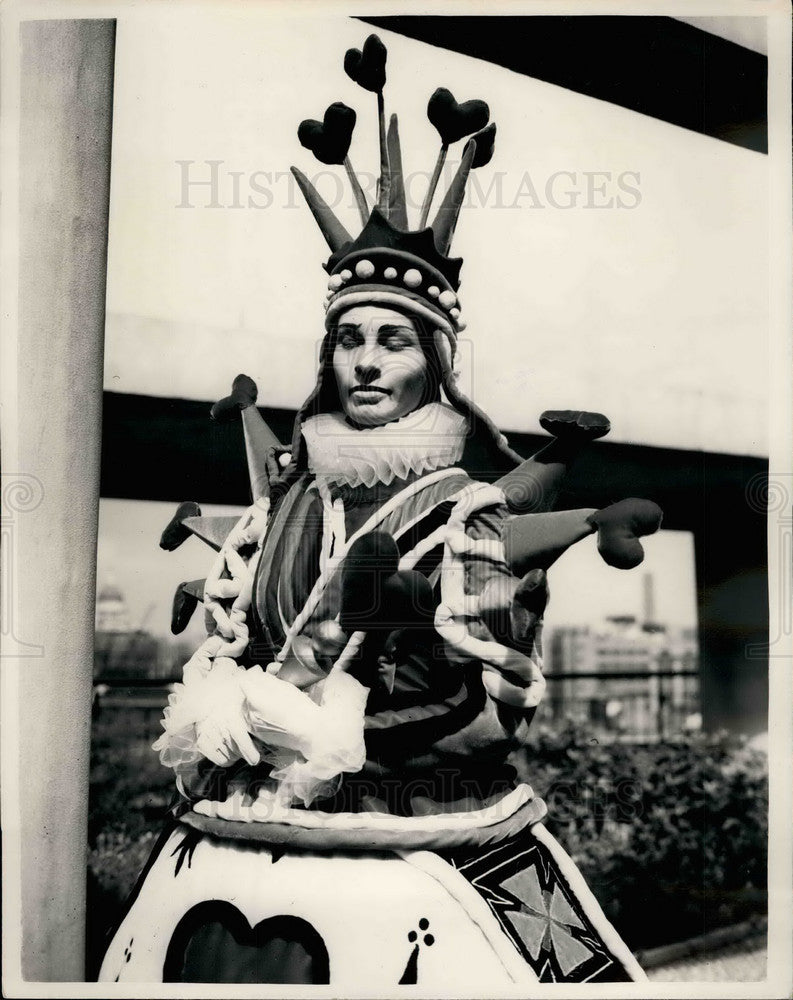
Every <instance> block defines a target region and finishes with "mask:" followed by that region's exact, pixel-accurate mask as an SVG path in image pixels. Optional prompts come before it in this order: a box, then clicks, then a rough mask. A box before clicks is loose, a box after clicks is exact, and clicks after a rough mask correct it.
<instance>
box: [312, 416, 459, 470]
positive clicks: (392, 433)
mask: <svg viewBox="0 0 793 1000" xmlns="http://www.w3.org/2000/svg"><path fill="white" fill-rule="evenodd" d="M301 430H302V433H303V437H304V438H305V442H306V448H307V450H308V465H309V469H310V471H311V472H313V473H314V475H315V476H316V477H317V479H323V480H324V481H325V482H327V483H328V484H330V485H333V484H338V485H346V486H350V487H355V486H361V485H363V486H367V487H370V486H374V484H375V483H378V482H379V483H384V484H385V485H388V484H389V483H391V482H392V481H393V480H394V479H406V478H407V477H408V476H409V475H410V474H411V473H423V472H432V471H434V470H435V469H444V468H446V467H447V466H449V465H454V464H455V462H458V461H459V460H460V457H461V456H462V453H463V448H464V446H465V438H466V434H467V432H468V421H467V419H466V418H465V417H464V416H463V414H461V413H459V412H458V411H457V410H455V409H454V407H452V406H449V404H448V403H428V404H427V405H426V406H422V407H421V408H420V409H418V410H414V411H413V412H412V413H408V414H407V415H406V416H404V417H401V418H400V419H399V420H394V421H392V422H391V423H389V424H383V425H382V426H379V427H363V428H359V429H356V428H354V427H351V426H350V425H349V424H348V423H347V422H346V420H345V418H344V415H343V414H341V413H319V414H317V416H315V417H310V418H309V419H308V420H306V421H305V423H304V424H303V425H302V428H301Z"/></svg>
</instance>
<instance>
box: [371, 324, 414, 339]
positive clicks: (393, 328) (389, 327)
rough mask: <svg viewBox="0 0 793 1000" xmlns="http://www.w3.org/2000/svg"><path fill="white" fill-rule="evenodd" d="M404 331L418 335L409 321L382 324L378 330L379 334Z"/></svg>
mask: <svg viewBox="0 0 793 1000" xmlns="http://www.w3.org/2000/svg"><path fill="white" fill-rule="evenodd" d="M403 331H404V332H406V333H412V334H414V335H416V336H418V334H416V331H415V330H414V329H413V327H412V326H408V324H407V323H387V324H386V325H385V326H381V327H380V329H379V330H378V331H377V332H378V335H379V334H381V333H401V332H403Z"/></svg>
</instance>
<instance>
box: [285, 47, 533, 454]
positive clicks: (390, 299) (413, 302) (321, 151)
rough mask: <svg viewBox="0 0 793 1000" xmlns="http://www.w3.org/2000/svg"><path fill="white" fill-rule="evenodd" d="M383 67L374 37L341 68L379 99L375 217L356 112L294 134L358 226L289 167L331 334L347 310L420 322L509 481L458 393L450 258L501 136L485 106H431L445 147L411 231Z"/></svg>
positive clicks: (437, 97) (482, 421)
mask: <svg viewBox="0 0 793 1000" xmlns="http://www.w3.org/2000/svg"><path fill="white" fill-rule="evenodd" d="M386 59H387V52H386V48H385V46H384V45H383V43H382V42H381V40H380V39H379V38H378V36H377V35H370V36H369V37H368V38H367V39H366V41H365V42H364V45H363V48H362V49H360V50H359V49H349V50H348V51H347V53H346V56H345V58H344V69H345V70H346V72H347V74H348V75H349V76H350V77H351V78H352V79H353V80H354V81H355V82H356V83H358V84H359V85H360V86H361V87H363V88H364V89H365V90H368V91H370V92H372V93H374V94H376V96H377V111H378V121H379V134H380V176H379V181H378V185H377V204H376V205H374V206H373V207H371V208H370V206H369V205H368V203H367V200H366V195H365V193H364V191H363V189H362V187H361V184H360V182H359V180H358V177H357V175H356V173H355V171H354V169H353V167H352V163H351V162H350V157H349V149H350V145H351V142H352V135H353V131H354V129H355V125H356V121H357V115H356V113H355V111H354V110H353V109H352V108H349V107H347V106H346V105H345V104H342V103H340V102H337V103H335V104H331V105H330V107H329V108H328V109H327V110H326V111H325V114H324V116H323V119H322V121H318V120H314V119H308V120H306V121H303V122H301V123H300V126H299V128H298V138H299V140H300V142H301V144H302V145H303V146H304V147H306V148H307V149H310V150H311V151H312V152H313V153H314V155H315V156H316V157H317V159H318V160H320V162H322V163H324V164H339V165H342V166H344V168H345V170H346V172H347V175H348V177H349V179H350V183H351V185H352V191H353V196H354V198H355V202H356V204H357V206H358V210H359V214H360V219H361V225H362V229H361V231H360V233H359V234H358V235H357V236H356V237H353V236H352V235H351V234H350V233H349V232H348V231H347V229H346V228H345V227H344V225H343V224H342V223H341V222H340V221H339V219H338V218H337V217H336V215H335V214H334V212H333V210H332V209H331V207H330V206H329V205H328V204H327V202H326V201H325V200H324V198H323V197H322V196H321V195H320V193H319V192H318V191H317V189H316V188H315V187H314V185H313V184H312V183H311V182H310V180H309V179H308V178H307V177H306V176H305V175H304V174H303V173H302V172H301V171H300V170H298V169H297V168H296V167H292V173H293V174H294V176H295V179H296V180H297V183H298V185H299V187H300V190H301V191H302V192H303V195H304V197H305V199H306V202H307V203H308V206H309V208H310V209H311V212H312V214H313V216H314V219H315V220H316V222H317V225H318V226H319V229H320V231H321V233H322V235H323V236H324V237H325V240H326V242H327V244H328V247H329V248H330V251H331V255H330V257H329V258H328V260H327V262H326V263H325V265H324V266H325V270H326V271H327V272H328V275H329V279H328V295H327V297H326V299H325V325H326V327H327V329H328V330H329V331H331V330H332V329H333V325H334V321H335V319H336V318H337V316H338V315H339V313H340V312H341V311H342V310H343V309H347V308H349V307H351V306H354V305H357V304H361V303H379V304H382V305H390V306H392V307H396V308H398V309H402V310H407V311H408V312H410V313H412V314H413V315H414V316H416V317H418V318H419V319H421V320H422V321H423V323H424V326H425V327H427V328H429V329H430V330H433V331H434V343H433V347H434V350H435V351H436V352H437V355H438V359H439V361H440V368H441V384H442V387H443V390H444V392H445V394H446V397H447V399H448V400H449V402H450V403H451V404H452V406H454V407H455V409H457V410H458V411H460V412H461V413H463V414H464V415H465V416H466V418H468V420H469V425H470V434H469V436H470V438H471V439H472V440H473V439H474V438H477V439H478V440H479V442H480V444H483V445H484V451H485V452H486V453H487V455H488V465H489V467H491V468H492V469H493V470H494V471H504V470H505V469H507V468H512V467H513V466H514V465H515V464H516V463H519V462H520V461H521V459H520V456H519V455H517V454H516V453H515V452H514V451H512V449H511V448H509V446H508V444H507V442H506V438H504V436H503V435H502V434H501V433H500V432H499V430H498V428H497V427H496V426H495V425H494V424H493V423H492V421H491V420H490V419H489V418H488V417H487V416H486V415H485V414H484V413H483V412H482V411H481V410H479V409H478V408H477V407H476V406H475V405H474V404H473V403H472V402H471V401H470V400H469V399H468V398H467V397H466V396H464V395H463V393H462V392H461V391H460V389H459V388H458V386H457V384H456V372H455V371H454V359H455V351H456V347H457V334H458V333H459V332H460V331H462V330H464V329H465V323H464V321H463V320H462V318H461V304H460V299H459V294H458V293H459V288H460V269H461V267H462V263H463V262H462V260H461V258H459V257H452V256H450V255H449V254H450V250H451V243H452V237H453V235H454V231H455V228H456V225H457V220H458V217H459V214H460V209H461V207H462V203H463V198H464V196H465V187H466V181H467V179H468V175H469V173H470V171H471V170H474V169H476V168H477V167H481V166H484V165H485V164H487V163H489V162H490V160H491V158H492V156H493V151H494V148H495V136H496V126H495V123H491V122H490V121H489V119H490V109H489V108H488V106H487V104H486V103H485V102H484V101H481V100H469V101H465V102H463V103H461V104H458V103H457V101H456V100H455V98H454V96H453V95H452V93H451V92H450V91H448V90H446V89H445V88H443V87H440V88H438V89H437V90H436V91H435V92H434V93H433V94H432V96H431V97H430V99H429V102H428V104H427V117H428V118H429V120H430V122H431V124H432V125H433V126H434V127H435V129H436V130H437V132H438V134H439V136H440V140H441V146H440V151H439V153H438V156H437V160H436V163H435V168H434V170H433V173H432V176H431V179H430V182H429V187H428V189H427V193H426V195H425V198H424V202H423V204H422V207H421V211H420V213H419V220H418V228H416V229H411V228H410V221H409V218H408V205H407V199H406V195H405V179H404V173H403V169H402V151H401V147H400V141H399V124H398V121H397V116H396V115H391V118H390V121H389V123H388V127H387V128H386V115H385V100H384V97H383V90H384V87H385V82H386ZM467 136H471V138H469V140H468V142H467V143H466V144H465V147H464V149H463V155H462V159H461V162H460V164H459V166H458V168H457V171H456V172H455V174H454V177H453V178H452V180H451V183H450V184H449V187H448V189H447V190H446V192H445V193H444V195H443V197H442V198H441V200H440V204H439V205H438V207H437V209H436V212H435V216H434V219H433V222H432V224H431V225H427V219H428V218H429V214H430V210H431V209H432V207H433V203H434V201H435V196H436V193H437V190H438V186H439V181H440V179H441V175H442V172H443V166H444V163H445V161H446V156H447V153H448V150H449V147H450V146H451V145H452V144H454V143H456V142H459V141H460V140H462V139H465V138H466V137H467ZM331 342H332V339H331V338H330V337H326V338H325V342H324V344H323V349H322V352H321V364H320V374H319V379H318V382H317V386H316V387H315V389H314V391H313V392H312V393H311V395H310V396H309V398H308V399H307V400H306V402H305V403H304V404H303V406H302V407H301V409H300V411H299V413H298V418H297V421H296V428H295V437H294V440H293V442H292V450H293V464H292V466H291V467H290V469H295V468H298V467H301V466H302V465H303V456H302V452H303V442H302V441H301V438H300V432H299V427H300V425H301V424H302V422H303V421H304V420H305V419H307V418H308V417H310V416H313V415H314V414H315V413H316V412H318V411H320V410H321V409H322V399H323V389H322V383H323V375H324V374H325V367H326V362H327V361H328V357H329V346H330V345H331ZM480 450H481V449H480ZM479 461H480V462H481V458H480V459H479ZM463 464H465V462H464V463H463ZM288 471H289V470H288Z"/></svg>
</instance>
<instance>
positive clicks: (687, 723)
mask: <svg viewBox="0 0 793 1000" xmlns="http://www.w3.org/2000/svg"><path fill="white" fill-rule="evenodd" d="M697 660H698V656H697V636H696V630H695V629H690V628H689V629H682V628H669V627H666V626H663V625H659V624H658V623H654V622H645V623H644V624H640V623H639V622H638V621H637V620H636V618H634V617H633V616H630V615H621V616H615V617H612V618H609V619H607V620H606V621H605V622H604V623H603V625H602V626H599V627H597V628H593V627H590V626H587V625H575V626H566V627H560V628H557V629H555V630H553V631H552V632H551V634H550V635H549V637H548V639H547V640H546V643H545V672H546V676H547V677H548V678H549V681H548V689H547V692H546V696H545V702H546V705H547V711H548V712H549V714H550V715H551V717H552V718H553V719H554V720H557V721H562V720H563V719H570V720H572V721H574V722H578V723H581V724H585V725H588V726H589V727H591V728H593V729H594V730H596V731H600V732H602V733H604V734H608V733H610V734H613V735H615V736H624V737H627V738H629V737H637V738H647V737H651V738H652V737H658V736H669V735H674V734H675V733H679V732H681V731H683V730H685V729H691V728H697V727H698V725H699V722H698V713H700V704H699V677H698V676H687V674H689V673H691V672H695V671H696V669H697Z"/></svg>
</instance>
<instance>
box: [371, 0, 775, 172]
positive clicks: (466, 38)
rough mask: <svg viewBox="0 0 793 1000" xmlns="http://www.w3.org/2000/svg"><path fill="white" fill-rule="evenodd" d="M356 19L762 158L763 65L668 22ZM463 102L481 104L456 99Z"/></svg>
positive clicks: (754, 56)
mask: <svg viewBox="0 0 793 1000" xmlns="http://www.w3.org/2000/svg"><path fill="white" fill-rule="evenodd" d="M360 20H362V21H365V22H367V23H368V24H371V25H374V26H375V27H379V28H383V29H385V30H387V31H394V32H397V33H398V34H401V35H405V36H407V37H409V38H414V39H417V40H419V41H422V42H428V43H429V44H431V45H435V46H437V47H438V48H444V49H449V50H451V51H452V52H460V53H462V54H464V55H468V56H473V57H475V58H477V59H483V60H485V61H487V62H490V63H494V64H495V65H497V66H503V67H505V68H506V69H510V70H513V71H514V72H516V73H521V74H523V75H525V76H531V77H535V78H536V79H538V80H544V81H546V82H547V83H553V84H556V85H557V86H560V87H565V88H566V89H568V90H573V91H575V92H576V93H579V94H585V95H587V96H588V97H595V98H598V99H599V100H602V101H609V102H610V103H612V104H618V105H620V106H621V107H624V108H628V109H630V110H631V111H636V112H639V113H640V114H643V115H649V116H651V117H653V118H658V119H660V120H662V121H666V122H670V123H671V124H673V125H679V126H680V127H681V128H686V129H690V130H692V131H694V132H700V133H702V134H704V135H709V136H713V137H714V138H717V139H722V140H724V141H725V142H730V143H733V144H735V145H738V146H744V147H746V148H747V149H753V150H756V151H758V152H763V153H765V152H767V151H768V126H767V77H768V60H767V58H766V57H765V56H764V55H761V54H760V53H758V52H754V51H752V50H751V49H747V48H744V47H743V46H741V45H737V44H735V43H734V42H730V41H727V40H726V39H723V38H720V37H718V36H717V35H713V34H710V33H709V32H707V31H702V30H701V29H700V28H697V27H694V26H693V25H690V24H685V23H683V22H682V21H678V20H676V19H675V18H671V17H643V16H636V17H628V16H601V17H598V16H572V17H553V16H546V17H513V16H492V15H481V16H470V17H459V16H456V15H448V16H446V15H441V16H432V17H424V16H400V17H363V18H360ZM442 83H443V81H442V80H440V81H438V82H437V83H434V84H432V85H431V86H432V87H434V86H437V85H439V84H442ZM463 96H465V97H474V96H475V97H482V98H486V97H487V95H486V94H475V95H474V94H467V95H458V97H459V98H460V99H462V98H463Z"/></svg>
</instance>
